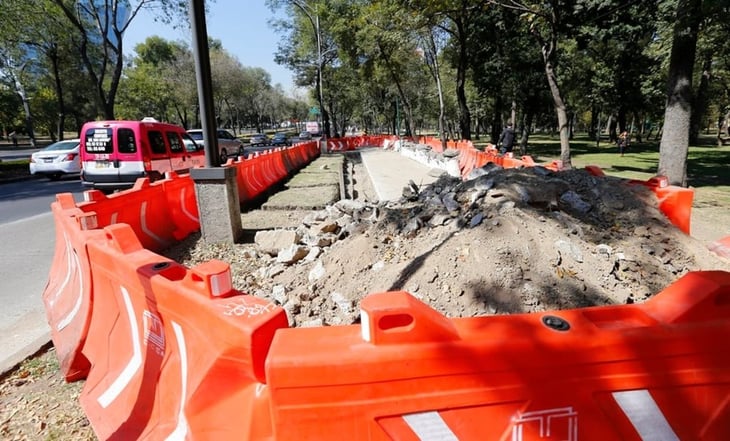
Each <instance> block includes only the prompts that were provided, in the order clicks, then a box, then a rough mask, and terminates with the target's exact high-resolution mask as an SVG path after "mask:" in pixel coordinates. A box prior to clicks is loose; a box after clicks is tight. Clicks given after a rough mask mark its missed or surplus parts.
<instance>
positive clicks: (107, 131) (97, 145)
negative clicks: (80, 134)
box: [84, 127, 114, 153]
mask: <svg viewBox="0 0 730 441" xmlns="http://www.w3.org/2000/svg"><path fill="white" fill-rule="evenodd" d="M84 149H86V152H87V153H112V152H113V151H114V148H113V147H112V129H111V127H101V128H99V127H96V128H92V129H89V130H87V131H86V133H85V135H84Z"/></svg>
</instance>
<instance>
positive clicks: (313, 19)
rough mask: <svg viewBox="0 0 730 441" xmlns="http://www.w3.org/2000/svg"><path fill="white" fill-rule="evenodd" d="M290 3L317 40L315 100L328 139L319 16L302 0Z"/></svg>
mask: <svg viewBox="0 0 730 441" xmlns="http://www.w3.org/2000/svg"><path fill="white" fill-rule="evenodd" d="M291 3H292V4H293V5H294V6H296V7H298V8H299V9H300V10H301V11H302V12H303V13H304V15H306V16H307V18H308V19H309V22H310V23H311V24H312V28H313V29H314V34H315V36H316V38H317V99H318V101H319V109H320V112H321V113H322V120H323V121H324V134H325V136H327V137H329V135H330V119H329V115H328V113H327V110H326V109H325V108H324V95H323V93H322V34H321V32H320V29H319V15H318V14H317V13H316V12H315V11H314V10H313V9H312V7H311V6H310V5H309V4H308V3H306V2H304V1H302V0H291Z"/></svg>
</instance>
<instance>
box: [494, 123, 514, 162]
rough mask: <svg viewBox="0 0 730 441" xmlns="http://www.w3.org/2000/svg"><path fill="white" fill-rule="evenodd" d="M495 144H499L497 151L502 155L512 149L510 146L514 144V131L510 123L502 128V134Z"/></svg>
mask: <svg viewBox="0 0 730 441" xmlns="http://www.w3.org/2000/svg"><path fill="white" fill-rule="evenodd" d="M497 145H498V146H500V149H499V153H501V154H503V155H504V154H505V153H509V152H511V151H512V148H513V147H514V145H515V131H514V129H513V128H512V123H509V124H507V127H505V128H504V130H502V134H501V135H499V141H497Z"/></svg>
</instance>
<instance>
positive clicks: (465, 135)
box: [455, 20, 471, 140]
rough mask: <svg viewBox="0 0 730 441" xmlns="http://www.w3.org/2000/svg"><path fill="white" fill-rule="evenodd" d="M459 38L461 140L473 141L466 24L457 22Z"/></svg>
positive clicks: (458, 80)
mask: <svg viewBox="0 0 730 441" xmlns="http://www.w3.org/2000/svg"><path fill="white" fill-rule="evenodd" d="M455 23H456V27H457V32H458V38H459V60H458V64H457V68H456V99H457V101H458V102H459V129H460V130H461V138H462V139H466V140H470V139H471V114H470V113H469V106H468V105H467V101H466V91H465V87H466V69H467V66H468V62H469V60H468V59H467V48H466V45H467V36H466V30H465V29H464V23H463V22H462V21H461V20H455Z"/></svg>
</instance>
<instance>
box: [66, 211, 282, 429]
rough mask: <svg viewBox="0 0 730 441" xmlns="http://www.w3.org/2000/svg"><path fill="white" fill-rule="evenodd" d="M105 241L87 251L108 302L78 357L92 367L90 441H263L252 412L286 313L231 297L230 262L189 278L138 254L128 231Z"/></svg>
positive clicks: (85, 397)
mask: <svg viewBox="0 0 730 441" xmlns="http://www.w3.org/2000/svg"><path fill="white" fill-rule="evenodd" d="M104 233H105V236H104V238H103V240H90V241H89V242H88V249H89V256H90V259H91V262H92V265H91V273H92V279H93V281H92V282H93V284H94V286H95V287H96V292H97V296H101V293H103V298H104V301H97V302H96V303H95V305H94V309H93V315H92V319H91V324H90V327H89V334H88V335H89V336H88V338H87V341H86V345H85V346H84V349H83V353H84V355H85V356H86V357H87V359H88V360H89V361H90V362H91V365H92V368H91V370H90V372H89V375H88V378H87V380H86V383H85V384H84V388H83V391H82V394H81V398H80V399H81V404H82V406H83V408H84V410H85V412H86V414H87V416H88V418H89V421H90V422H91V424H92V427H93V428H94V431H95V433H96V435H97V436H98V437H99V438H100V439H103V440H130V439H242V438H243V439H252V436H253V435H256V439H264V437H263V436H261V435H263V433H261V432H257V430H259V429H258V427H254V424H255V423H257V421H256V419H255V418H257V417H259V415H257V414H256V413H255V412H254V410H255V408H256V405H255V403H256V401H257V399H258V398H257V397H258V396H259V395H260V389H261V388H264V386H263V383H265V382H266V377H265V369H264V364H265V361H266V356H267V353H268V348H269V345H270V342H271V339H272V338H273V335H274V332H275V331H276V330H277V329H279V328H282V327H285V326H287V318H286V314H285V312H284V310H283V309H281V308H279V307H275V306H274V305H273V304H272V303H269V302H268V301H266V300H263V299H258V298H255V297H251V296H247V295H242V294H241V293H240V292H238V291H235V290H233V289H232V282H231V274H230V268H229V266H228V264H226V263H223V262H220V261H210V262H207V263H204V264H201V265H199V266H197V267H195V268H192V269H187V268H185V267H183V266H181V265H179V264H177V263H175V262H172V261H169V260H167V259H164V258H162V257H160V256H159V255H157V254H155V253H153V252H151V251H148V250H145V249H144V248H142V244H141V243H140V242H139V241H138V240H137V238H136V237H135V235H134V232H133V230H132V229H131V228H130V227H129V226H128V225H123V224H118V225H112V226H109V227H106V228H105V229H104ZM261 409H262V411H264V410H266V408H265V407H261ZM265 426H266V425H265V424H264V427H265Z"/></svg>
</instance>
